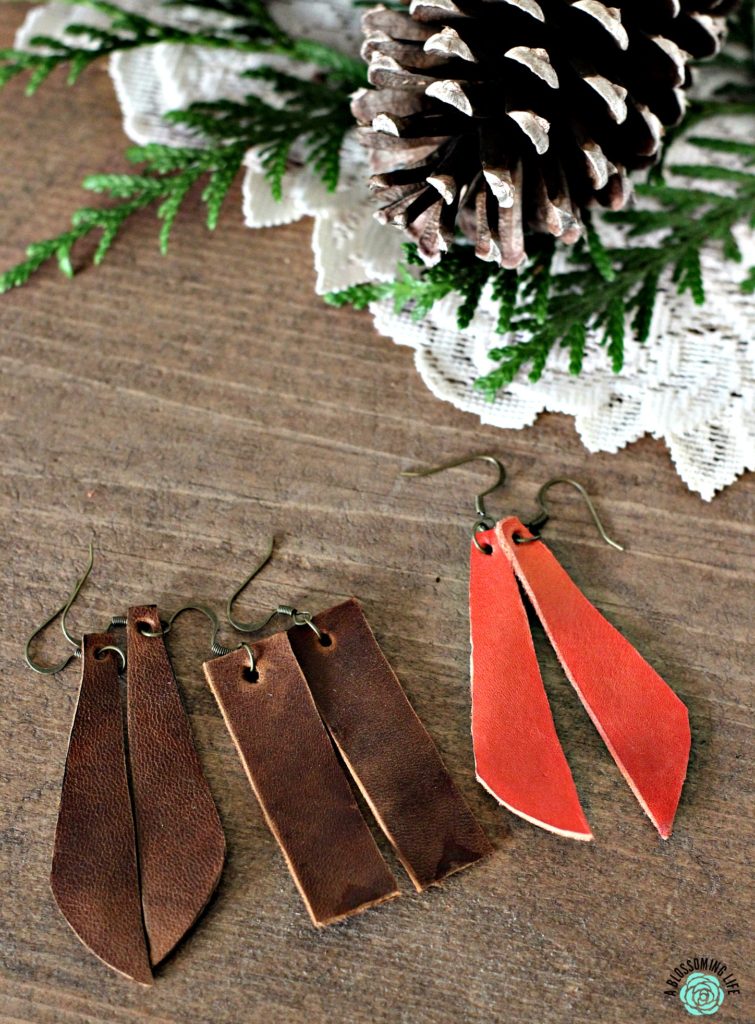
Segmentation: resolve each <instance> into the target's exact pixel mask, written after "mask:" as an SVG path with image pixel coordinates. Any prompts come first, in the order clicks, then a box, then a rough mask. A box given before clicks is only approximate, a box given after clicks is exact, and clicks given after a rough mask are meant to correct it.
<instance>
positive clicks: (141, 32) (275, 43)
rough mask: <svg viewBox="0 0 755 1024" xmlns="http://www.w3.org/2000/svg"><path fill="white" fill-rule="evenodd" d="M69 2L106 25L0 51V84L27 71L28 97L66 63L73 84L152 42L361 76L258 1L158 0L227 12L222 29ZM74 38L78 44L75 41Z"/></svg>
mask: <svg viewBox="0 0 755 1024" xmlns="http://www.w3.org/2000/svg"><path fill="white" fill-rule="evenodd" d="M70 2H72V3H73V2H78V3H82V4H85V5H86V6H88V7H91V8H93V9H94V10H96V11H98V12H99V13H101V14H104V15H105V16H106V17H107V18H108V20H109V23H108V26H107V28H99V27H97V26H94V25H87V24H83V23H82V24H79V23H74V24H71V25H67V26H66V28H65V30H64V33H63V39H56V38H54V37H51V36H35V37H34V38H33V39H32V40H31V45H32V47H34V48H35V49H32V50H29V51H27V50H17V49H14V48H6V49H0V88H1V87H2V86H4V85H5V84H6V83H7V82H9V81H10V80H11V79H12V78H15V77H17V76H18V75H21V74H24V73H27V72H28V75H29V78H28V81H27V85H26V92H27V95H29V96H31V95H33V94H34V93H35V92H36V91H37V89H38V88H39V87H40V85H42V83H43V82H44V81H45V80H46V79H47V78H48V77H49V76H50V75H51V74H52V72H53V71H55V70H56V69H57V68H59V67H65V66H67V68H68V76H67V81H68V83H69V84H71V85H73V84H74V83H75V82H76V81H77V80H78V79H79V77H80V75H81V73H82V72H83V71H84V70H85V69H86V68H87V67H89V65H90V64H92V63H93V62H94V61H97V60H100V59H101V58H103V57H108V56H110V55H111V54H113V53H118V52H120V51H124V50H133V49H135V48H136V47H139V46H152V45H154V44H155V43H183V44H188V45H195V46H208V47H216V48H218V47H219V48H223V49H233V50H239V51H242V52H248V53H266V54H279V55H284V56H287V57H291V58H292V59H294V60H300V61H311V62H313V63H315V64H317V65H319V66H320V67H322V68H323V69H324V70H326V71H334V72H337V73H339V74H341V75H343V76H346V77H348V78H350V79H353V80H355V81H356V82H357V83H358V84H362V83H363V82H364V81H365V80H366V78H365V75H366V73H365V70H364V66H363V64H362V63H361V62H359V61H357V60H354V59H353V58H351V57H348V56H347V55H345V54H342V53H340V52H339V51H337V50H334V49H333V48H332V47H329V46H325V45H324V44H322V43H318V42H315V41H314V40H309V39H294V38H293V37H292V36H290V35H289V34H288V33H286V32H284V31H283V30H282V29H281V28H280V27H279V26H278V25H277V23H276V22H275V20H274V19H273V18H272V17H271V15H270V12H269V11H268V9H267V4H266V3H264V2H263V0H184V2H181V3H174V2H173V0H163V3H162V6H163V7H180V8H182V10H184V11H188V12H190V11H191V9H192V8H199V9H206V10H212V11H217V12H219V13H222V14H225V15H228V16H229V19H230V20H229V22H228V24H227V25H226V26H224V27H222V28H208V27H206V26H204V25H200V24H197V26H196V27H195V28H194V27H192V28H182V27H178V26H177V25H174V24H167V23H165V22H162V21H159V20H155V19H153V18H149V17H147V16H146V15H144V14H137V13H134V12H132V11H127V10H124V9H123V8H122V7H119V6H118V5H117V4H115V3H111V2H110V0H70ZM69 39H70V41H69ZM79 40H80V41H81V44H80V45H77V41H79Z"/></svg>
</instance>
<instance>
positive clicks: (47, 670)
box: [24, 602, 81, 676]
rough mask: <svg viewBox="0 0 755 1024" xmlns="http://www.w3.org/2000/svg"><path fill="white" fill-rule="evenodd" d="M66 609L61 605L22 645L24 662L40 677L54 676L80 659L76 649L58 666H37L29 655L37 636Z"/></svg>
mask: <svg viewBox="0 0 755 1024" xmlns="http://www.w3.org/2000/svg"><path fill="white" fill-rule="evenodd" d="M67 607H68V603H67V602H66V604H62V605H61V606H60V608H58V609H57V610H56V611H54V612H53V613H52V615H51V616H50V617H49V619H45V621H44V622H43V623H42V625H41V626H37V628H36V629H35V630H34V632H33V633H32V634H31V636H30V637H29V638H28V640H27V641H26V644H25V645H24V661H25V662H26V664H27V665H28V666H29V668H30V669H31V670H32V672H37V673H38V674H39V675H41V676H54V675H57V673H58V672H62V671H63V669H64V668H67V667H68V665H70V663H71V662H72V661H74V660H75V659H76V658H80V657H81V648H80V647H76V649H75V650H74V652H73V654H69V655H68V657H66V658H64V659H63V660H62V661H61V662H60V663H59V664H58V665H39V664H38V663H37V662H35V661H34V660H33V658H32V656H31V653H30V649H31V645H32V644H33V643H34V641H35V640H36V638H37V637H38V636H39V634H40V633H42V632H44V630H45V629H47V627H48V626H49V625H50V624H51V623H52V622H54V621H55V619H57V617H58V616H59V615H60V614H62V612H64V611H65V609H66V608H67Z"/></svg>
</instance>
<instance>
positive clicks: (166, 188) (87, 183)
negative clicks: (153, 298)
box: [0, 143, 246, 293]
mask: <svg viewBox="0 0 755 1024" xmlns="http://www.w3.org/2000/svg"><path fill="white" fill-rule="evenodd" d="M245 153H246V146H245V145H244V144H243V143H236V144H230V145H223V146H219V147H216V148H214V149H190V148H186V149H177V148H174V147H171V146H161V145H157V144H151V145H148V146H133V147H131V149H129V150H128V152H127V156H128V157H129V159H130V160H131V161H132V162H134V163H141V164H143V167H142V169H141V170H140V172H139V173H135V174H92V175H90V176H89V177H87V178H85V179H84V182H83V187H84V188H85V189H87V190H89V191H90V192H95V193H99V194H105V195H107V196H109V197H110V198H111V199H114V200H119V202H116V204H115V205H113V206H109V207H104V208H96V207H83V208H82V209H79V210H77V211H76V212H75V213H74V214H73V216H72V217H71V227H70V228H69V229H68V230H67V231H63V232H61V233H60V234H59V235H56V236H55V237H54V238H48V239H45V240H44V241H42V242H34V243H33V244H32V245H30V246H29V247H28V249H27V250H26V259H25V260H24V261H23V262H21V263H19V264H18V265H17V266H15V267H13V268H12V269H11V270H8V271H6V272H5V273H4V274H2V275H0V293H2V292H6V291H8V290H9V289H11V288H17V287H19V286H20V285H23V284H26V282H27V281H28V280H29V278H30V277H31V276H32V274H34V273H36V272H37V271H38V270H39V269H40V267H42V266H43V265H44V264H45V263H48V262H51V261H53V260H55V261H57V263H58V266H59V267H60V270H61V271H62V272H63V273H64V274H65V275H66V276H67V277H73V273H74V268H73V258H72V253H73V248H74V246H75V245H76V243H77V242H79V241H80V240H81V239H83V238H86V237H87V236H89V235H90V234H92V233H93V232H99V233H100V239H99V243H98V245H97V247H96V249H95V251H94V253H93V255H92V257H91V258H92V263H94V264H95V265H98V264H100V263H101V262H102V260H103V259H104V258H105V255H106V254H107V252H108V250H109V249H110V247H111V245H112V244H113V242H114V241H115V239H116V237H117V236H118V233H119V231H120V230H121V228H122V227H123V225H124V224H125V222H126V221H127V220H128V219H129V217H131V216H132V215H133V214H135V213H137V212H138V211H139V210H143V209H145V207H148V206H152V205H153V204H159V205H158V206H157V217H158V219H159V220H160V221H161V228H160V248H161V250H162V251H163V252H165V251H166V250H167V247H168V239H169V236H170V231H171V228H172V226H173V222H174V220H175V218H176V215H177V214H178V212H179V210H180V208H181V205H182V203H183V201H184V199H185V198H186V196H187V195H188V193H189V192H190V191H191V189H192V188H193V187H194V186H195V185H196V184H197V182H199V181H200V180H201V179H202V178H206V183H205V187H204V189H203V191H202V200H203V202H204V204H205V206H206V210H207V224H208V227H210V228H214V227H215V226H216V224H217V222H218V216H219V214H220V208H221V206H222V203H223V200H224V199H225V197H226V195H227V194H228V190H229V189H230V187H231V184H232V182H233V179H234V178H235V176H236V173H237V172H238V170H239V168H240V166H241V164H242V161H243V159H244V154H245Z"/></svg>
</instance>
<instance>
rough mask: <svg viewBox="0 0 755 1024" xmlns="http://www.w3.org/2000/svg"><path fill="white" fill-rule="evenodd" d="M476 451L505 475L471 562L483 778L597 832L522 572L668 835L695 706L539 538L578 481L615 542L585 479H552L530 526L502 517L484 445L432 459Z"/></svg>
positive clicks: (551, 818)
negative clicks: (559, 716) (543, 670)
mask: <svg viewBox="0 0 755 1024" xmlns="http://www.w3.org/2000/svg"><path fill="white" fill-rule="evenodd" d="M473 459H482V460H484V461H486V462H490V463H491V464H493V465H495V466H496V467H497V469H498V480H497V481H496V482H495V483H494V484H493V486H492V487H491V488H488V490H487V491H485V492H483V493H482V494H480V495H478V497H477V499H476V501H475V509H476V512H477V520H476V522H475V525H474V531H473V541H472V553H471V572H470V629H471V639H472V659H471V661H472V737H473V744H474V751H475V763H476V770H477V777H478V780H479V781H480V783H481V784H482V785H483V786H485V788H486V789H488V790H489V791H490V792H491V793H492V794H493V795H494V796H495V797H496V798H497V799H498V800H499V801H500V802H501V803H503V804H504V805H505V806H506V807H508V808H509V809H510V810H512V811H514V812H515V813H516V814H519V815H520V816H521V817H523V818H525V819H527V820H528V821H531V822H533V823H534V824H537V825H540V826H542V827H543V828H547V829H549V830H551V831H553V832H557V833H559V834H561V835H565V836H568V837H570V838H575V839H590V838H591V837H592V836H591V832H590V828H589V825H588V823H587V820H586V818H585V816H584V812H583V811H582V808H581V806H580V804H579V799H578V797H577V794H576V790H575V787H574V782H573V780H572V777H571V772H570V771H569V768H568V765H567V763H566V760H565V758H564V755H563V750H562V749H561V744H560V742H559V740H558V737H557V735H556V732H555V728H554V725H553V718H552V716H551V714H550V709H549V707H548V700H547V696H546V694H545V690H544V688H543V684H542V679H541V676H540V671H539V668H538V666H537V661H536V658H535V652H534V647H533V644H532V638H531V635H530V631H529V625H528V623H527V617H526V613H525V610H524V607H523V606H522V602H521V597H520V595H519V592H518V587H517V585H516V581H515V575H516V578H518V579H519V580H520V582H521V583H522V585H523V586H524V587H525V589H526V591H527V593H528V596H529V597H530V599H531V601H532V604H533V607H534V609H535V611H536V613H537V614H538V616H539V617H540V619H541V621H542V623H543V625H544V627H545V629H546V632H547V634H548V636H549V638H550V640H551V643H552V644H553V646H554V648H555V650H556V653H557V655H558V657H559V660H560V662H561V664H562V666H563V667H564V670H565V672H566V674H567V677H568V678H569V680H570V682H571V683H572V685H573V686H574V688H575V689H576V690H577V693H578V695H579V697H580V699H581V700H582V703H583V704H584V706H585V708H586V710H587V711H588V714H589V715H590V717H591V719H592V721H593V722H594V724H595V726H596V728H597V729H598V731H599V732H600V734H601V736H602V738H603V739H604V741H605V743H606V745H607V746H608V749H609V751H610V753H611V755H612V756H613V758H614V760H615V761H616V763H617V765H618V766H619V769H620V770H621V772H622V774H623V775H624V777H625V779H626V780H627V782H628V783H629V785H630V787H631V789H632V791H633V792H634V794H635V796H636V797H637V799H638V800H639V802H640V804H641V806H642V808H643V810H645V812H646V813H647V814H648V816H649V817H650V819H651V821H652V822H653V824H654V825H655V826H656V828H657V829H658V832H659V833H660V835H661V836H662V837H663V838H664V839H667V838H668V837H669V835H670V834H671V827H672V823H673V819H674V815H675V812H676V808H677V805H678V803H679V798H680V795H681V789H682V785H683V782H684V777H685V774H686V769H687V761H688V758H689V748H690V732H689V723H688V716H687V709H686V708H685V706H684V704H683V703H682V702H681V701H680V700H679V698H678V697H676V695H675V694H674V693H673V691H672V690H671V689H670V688H669V687H668V685H667V684H666V683H665V682H664V681H663V680H662V679H661V678H660V676H659V675H658V674H657V673H656V672H655V671H654V670H653V669H652V668H650V666H649V665H648V664H647V662H645V661H644V659H643V658H642V657H641V656H640V655H639V654H638V652H637V651H636V650H635V649H634V648H633V647H632V646H631V644H629V643H628V641H627V640H626V639H625V638H624V637H622V636H621V634H619V633H618V631H617V630H615V629H614V628H613V626H610V625H609V623H608V622H606V620H605V619H604V618H603V616H602V615H600V613H599V612H598V611H597V610H596V609H595V608H594V607H593V606H592V605H591V604H590V602H589V601H588V600H587V598H585V597H584V595H583V594H582V593H581V592H580V591H579V590H578V589H577V587H576V586H575V585H574V583H573V582H572V581H571V580H570V579H569V577H568V576H567V575H566V573H565V572H564V570H563V569H562V568H561V567H560V566H559V565H558V563H557V562H556V560H555V559H554V558H553V556H552V555H551V554H550V552H548V550H547V549H546V548H545V546H544V545H543V544H542V542H541V541H540V539H539V536H538V535H537V532H536V531H538V530H539V529H541V528H542V526H543V525H544V524H545V522H546V521H547V519H548V517H549V513H548V509H547V506H546V504H545V496H546V494H547V491H548V489H549V488H550V487H551V486H553V485H554V484H555V483H568V484H570V485H571V486H574V487H576V489H577V490H578V491H579V492H580V494H581V495H582V497H583V498H584V499H585V501H586V502H587V505H588V508H589V510H590V512H591V514H592V517H593V520H594V522H595V524H596V526H597V528H598V530H599V532H600V534H601V536H602V537H603V539H604V540H605V541H606V542H607V543H609V544H611V545H612V546H614V547H617V548H619V550H621V548H620V546H619V545H618V544H616V543H615V542H614V541H612V540H611V539H610V538H609V537H608V536H607V535H606V533H605V531H604V530H603V527H602V524H601V523H600V520H599V518H598V516H597V513H596V512H595V509H594V507H593V505H592V502H591V501H590V499H589V497H588V495H587V494H586V492H585V490H584V488H583V487H582V486H581V485H580V484H578V483H576V481H573V480H561V479H558V480H552V481H549V482H548V483H547V484H545V485H544V487H543V488H541V491H540V495H539V501H540V506H541V514H540V515H539V516H538V518H537V519H536V520H535V521H534V522H533V523H532V524H530V528H529V529H528V528H526V527H525V526H523V524H522V523H521V522H519V520H518V519H514V518H509V519H506V520H504V521H502V522H500V523H498V524H496V523H495V521H494V520H493V519H492V518H491V517H489V516H488V515H487V514H486V512H485V506H484V498H485V497H486V495H487V494H489V493H490V492H491V491H492V490H494V489H495V488H497V487H498V486H500V485H501V484H502V483H503V482H504V479H505V470H504V468H503V466H502V465H501V463H500V462H499V461H498V459H496V458H494V457H493V456H491V455H475V456H471V457H470V458H465V459H460V460H457V461H455V462H450V463H446V464H444V465H442V466H438V467H434V468H432V469H429V470H420V471H411V472H407V473H405V474H403V475H407V476H428V475H431V474H433V473H437V472H440V471H441V470H443V469H450V468H452V467H453V466H459V465H462V464H464V463H466V462H469V461H472V460H473Z"/></svg>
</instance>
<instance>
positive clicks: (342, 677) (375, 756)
mask: <svg viewBox="0 0 755 1024" xmlns="http://www.w3.org/2000/svg"><path fill="white" fill-rule="evenodd" d="M314 622H315V624H316V625H317V627H318V629H320V630H321V631H322V632H323V633H325V634H326V635H327V637H328V638H329V639H330V645H329V646H323V645H322V644H321V643H320V641H319V640H318V638H317V636H316V634H315V633H314V631H313V630H311V629H308V628H306V627H302V626H295V627H293V628H292V629H290V630H289V632H288V636H289V640H290V642H291V647H292V649H293V651H294V654H295V655H296V657H297V659H298V661H299V664H300V665H301V668H302V671H303V673H304V676H305V678H306V680H307V682H308V684H309V687H310V689H311V691H312V695H313V696H314V699H315V703H316V704H317V708H318V710H319V712H320V714H321V716H322V718H323V720H324V722H325V724H326V725H327V727H328V729H329V731H330V734H331V736H332V737H333V739H334V741H335V743H336V745H337V746H338V749H339V751H340V753H341V756H342V757H343V759H344V761H345V762H346V764H347V765H348V768H349V770H350V772H351V774H352V775H353V777H354V780H355V781H356V783H357V785H358V786H359V788H360V790H361V791H362V793H363V795H364V797H365V799H366V800H367V802H368V804H369V806H370V808H371V810H372V812H373V813H374V815H375V817H376V819H377V821H378V823H379V825H380V827H381V828H382V829H383V831H384V832H385V834H386V836H387V837H388V839H389V840H390V842H391V843H392V845H393V846H394V848H395V850H396V853H397V855H398V857H399V859H400V860H401V862H402V864H403V865H404V867H405V868H406V871H407V873H408V874H409V877H410V878H411V880H412V882H413V883H414V885H415V887H416V889H417V890H418V891H421V890H422V889H424V888H426V887H427V886H428V885H432V884H433V883H435V882H440V881H441V880H442V879H443V878H445V877H446V876H447V875H450V874H452V873H453V872H454V871H459V870H460V869H461V868H464V867H467V866H469V865H470V864H474V863H475V862H476V861H478V860H480V859H481V858H482V857H485V856H487V855H488V854H489V853H491V852H492V847H491V845H490V842H489V841H488V839H487V837H486V835H485V833H484V832H483V831H482V829H481V828H480V826H479V824H478V823H477V821H476V819H475V818H474V816H473V814H472V812H471V811H470V809H469V807H468V806H467V804H466V801H465V800H464V798H463V797H462V795H461V793H460V792H459V791H458V789H457V788H456V785H455V784H454V782H453V779H452V778H451V776H450V775H449V773H448V771H447V770H446V767H445V765H444V764H443V761H442V760H441V757H440V754H439V753H438V750H437V748H436V746H435V744H434V743H433V741H432V739H431V738H430V736H429V734H428V733H427V730H426V729H425V727H424V726H423V725H422V723H421V722H420V720H419V718H418V717H417V715H416V714H415V713H414V710H413V709H412V706H411V704H410V703H409V701H408V700H407V698H406V694H405V693H404V691H403V689H402V688H401V684H400V683H399V681H398V679H397V677H396V674H395V673H394V671H393V669H392V668H391V666H390V665H389V664H388V661H387V660H386V658H385V656H384V655H383V652H382V651H381V650H380V647H379V646H378V643H377V641H376V640H375V637H374V634H373V632H372V630H371V629H370V626H369V624H368V622H367V620H366V619H365V617H364V613H363V612H362V609H361V606H360V605H359V602H358V601H356V600H355V599H354V598H352V599H351V600H349V601H346V602H344V603H343V604H339V605H336V606H335V607H334V608H329V609H328V610H327V611H325V612H322V613H320V614H319V615H316V616H315V618H314Z"/></svg>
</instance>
